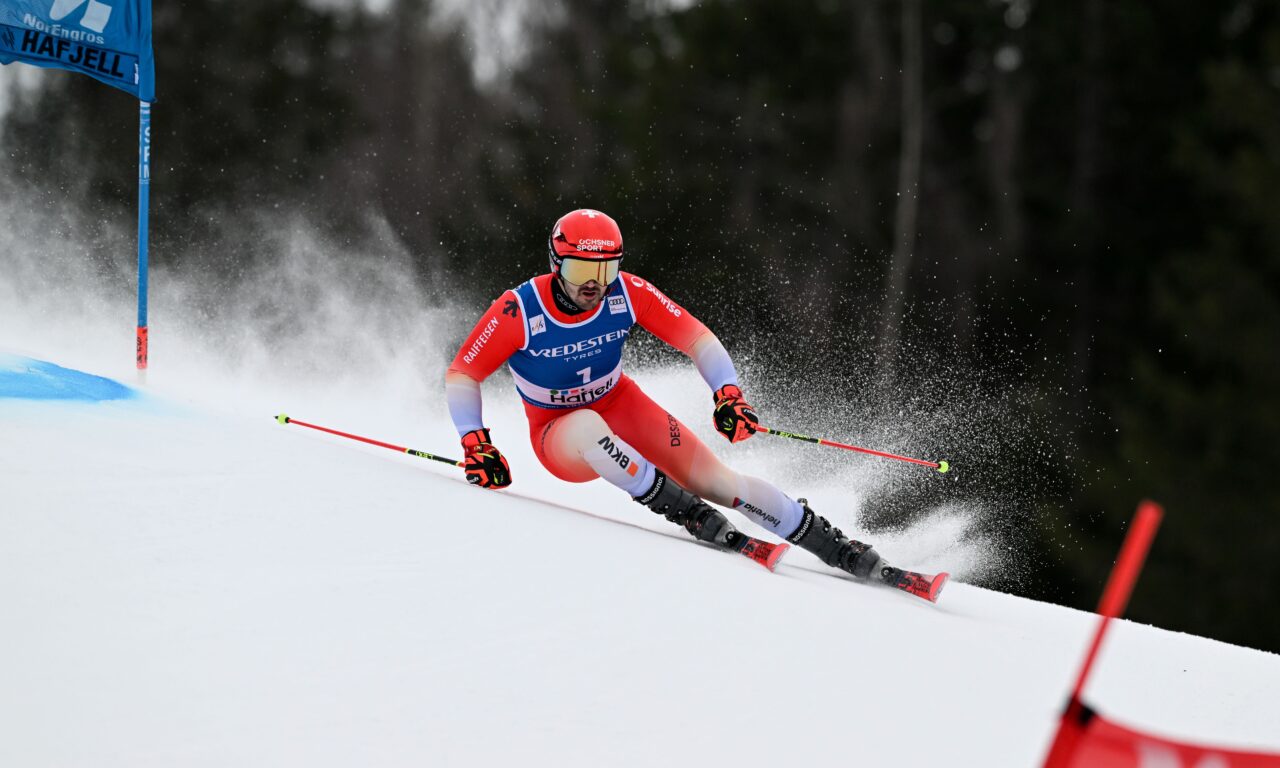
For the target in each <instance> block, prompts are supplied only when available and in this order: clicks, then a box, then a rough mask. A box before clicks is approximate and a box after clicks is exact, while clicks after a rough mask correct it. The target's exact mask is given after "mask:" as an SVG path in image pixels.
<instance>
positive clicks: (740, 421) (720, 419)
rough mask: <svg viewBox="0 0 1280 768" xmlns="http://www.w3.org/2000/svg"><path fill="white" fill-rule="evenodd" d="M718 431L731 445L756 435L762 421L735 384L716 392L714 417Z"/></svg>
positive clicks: (727, 385) (725, 386)
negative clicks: (757, 427)
mask: <svg viewBox="0 0 1280 768" xmlns="http://www.w3.org/2000/svg"><path fill="white" fill-rule="evenodd" d="M713 421H714V422H715V425H716V431H717V432H719V433H720V434H722V435H724V436H725V439H726V440H728V441H729V442H731V443H737V442H741V441H743V440H746V439H747V438H748V437H751V436H752V435H754V434H755V433H756V425H757V424H759V423H760V419H758V418H756V412H755V411H753V410H752V409H751V406H750V405H748V404H747V401H746V400H743V399H742V390H740V389H738V388H737V387H736V386H734V385H733V384H725V385H724V386H723V387H721V388H719V389H717V390H716V412H715V416H714V417H713Z"/></svg>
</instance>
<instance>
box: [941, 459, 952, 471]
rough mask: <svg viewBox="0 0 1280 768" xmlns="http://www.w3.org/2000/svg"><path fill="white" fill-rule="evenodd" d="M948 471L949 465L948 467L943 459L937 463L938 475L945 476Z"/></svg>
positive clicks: (949, 469)
mask: <svg viewBox="0 0 1280 768" xmlns="http://www.w3.org/2000/svg"><path fill="white" fill-rule="evenodd" d="M949 471H951V465H950V464H949V463H947V461H946V460H945V459H943V460H942V461H939V462H938V472H939V474H943V475H945V474H947V472H949Z"/></svg>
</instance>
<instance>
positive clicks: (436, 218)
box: [0, 0, 1280, 651]
mask: <svg viewBox="0 0 1280 768" xmlns="http://www.w3.org/2000/svg"><path fill="white" fill-rule="evenodd" d="M505 9H506V4H504V3H501V2H482V3H475V4H473V5H472V6H471V8H470V11H469V13H472V14H475V16H474V17H473V19H474V20H476V23H473V24H470V25H468V24H462V23H457V22H456V20H455V21H454V22H450V21H448V19H447V18H446V17H442V16H441V15H440V14H439V13H438V12H437V11H438V10H439V9H437V8H435V7H434V5H433V3H432V2H430V0H390V2H389V7H387V8H384V9H379V10H378V11H377V12H371V11H368V10H363V9H362V8H360V7H342V8H325V7H323V6H320V5H313V4H308V3H304V2H301V1H300V0H256V1H255V2H252V3H232V2H229V1H227V0H186V1H185V2H182V3H158V4H156V7H155V10H154V13H155V21H154V24H155V26H154V31H155V51H156V60H157V63H158V72H157V89H158V90H157V92H158V94H159V98H158V103H157V105H156V110H155V114H154V125H153V135H154V148H155V150H154V151H155V164H154V166H153V167H154V174H155V175H154V183H153V185H152V222H153V223H152V240H151V253H152V259H153V263H156V264H159V265H168V266H171V267H177V268H181V269H184V270H200V271H203V272H204V273H206V274H208V275H210V276H212V277H217V276H218V275H230V274H234V273H237V272H239V271H242V270H243V269H244V265H245V263H246V260H254V259H269V258H271V256H272V255H271V254H270V253H269V252H266V251H264V249H263V248H262V247H261V246H260V245H259V244H257V243H255V242H254V241H253V240H252V239H251V238H250V236H249V235H248V234H247V232H248V230H246V234H245V235H243V236H240V235H237V234H236V232H235V230H234V228H230V227H228V223H229V222H235V221H237V220H239V219H241V218H247V217H258V218H261V217H263V216H264V215H265V216H270V215H271V211H272V210H276V209H279V208H281V207H287V208H288V209H290V210H300V211H302V212H304V214H305V216H306V217H307V219H308V220H309V221H310V222H312V224H313V226H315V227H317V228H320V229H323V230H325V231H326V233H327V234H330V235H332V236H333V237H335V238H340V239H343V240H345V241H347V242H352V243H356V242H364V241H370V240H376V239H379V238H382V239H385V238H388V237H390V238H393V239H395V241H396V242H397V243H398V244H399V245H400V246H401V247H403V248H405V249H407V250H408V251H409V252H411V253H413V254H415V258H416V267H417V269H418V275H419V278H420V280H421V281H422V282H423V284H424V285H425V286H427V287H429V288H431V289H432V290H437V291H443V290H447V291H448V292H450V293H457V292H463V293H466V294H467V295H472V296H474V297H475V299H476V301H477V302H478V301H480V300H482V299H483V300H487V299H488V298H491V297H492V296H495V295H497V293H498V292H499V291H501V290H502V289H504V288H506V287H509V286H510V285H513V284H515V283H516V282H518V281H520V280H523V279H525V278H527V277H528V276H529V275H530V274H531V273H532V271H533V270H536V269H540V268H541V267H542V265H543V261H542V259H543V253H544V248H545V239H546V233H547V230H548V229H549V227H550V224H551V223H552V222H553V221H554V219H555V218H556V217H557V216H559V215H560V214H562V213H564V212H565V211H567V210H570V209H571V208H574V207H579V206H590V207H595V208H600V209H602V210H605V211H608V212H610V213H611V214H612V215H613V216H614V217H615V218H617V219H618V220H619V221H620V223H621V225H622V227H623V232H624V235H625V238H626V243H627V252H628V259H629V261H628V263H627V265H628V266H629V267H630V268H631V269H634V270H636V271H639V272H641V273H642V274H644V275H646V276H648V277H651V278H652V279H653V280H654V281H655V282H657V283H658V284H659V285H661V286H664V287H665V288H666V289H667V290H668V291H669V292H670V293H672V294H673V295H674V296H675V297H676V298H677V299H678V300H682V301H684V302H685V303H687V304H690V306H693V307H696V309H697V312H698V314H699V316H700V317H702V318H703V319H705V320H706V321H707V322H708V324H709V325H711V327H713V328H714V329H715V330H716V331H717V333H718V334H719V335H720V336H721V337H722V338H723V339H725V341H726V344H727V346H729V348H730V349H735V348H739V347H744V346H750V347H751V348H752V349H757V350H763V351H765V352H768V351H770V350H774V351H778V354H779V357H777V358H776V359H779V360H783V361H784V362H785V363H786V364H788V365H793V366H796V367H797V369H803V370H809V371H812V370H817V369H818V368H821V370H823V371H825V372H826V373H825V374H824V376H826V377H827V380H828V381H829V382H833V384H832V387H833V388H834V390H835V392H836V394H837V395H838V394H840V393H841V392H844V393H846V394H848V396H849V397H851V398H857V397H862V398H870V397H874V396H880V395H883V394H884V393H886V392H895V393H902V392H910V391H911V390H912V389H913V388H914V387H915V381H914V380H913V377H914V376H916V375H917V374H919V372H920V371H921V370H923V369H927V370H930V371H934V372H935V373H936V372H937V371H943V372H946V373H947V375H950V376H953V377H955V378H956V379H957V380H961V379H967V378H972V379H974V380H978V379H981V380H983V381H986V382H988V385H987V386H988V389H987V390H984V391H985V393H986V395H987V396H989V397H990V398H993V399H998V398H999V397H1000V392H999V388H1000V387H1001V386H1003V385H1004V384H1002V383H1001V382H1006V383H1007V382H1009V381H1017V382H1019V384H1018V386H1019V387H1023V388H1025V387H1031V388H1033V389H1034V390H1035V391H1034V397H1032V398H1029V399H1028V398H1026V397H1025V396H1024V397H1023V398H1022V399H1021V400H1019V402H1023V403H1031V404H1032V405H1030V406H1019V407H1027V408H1028V409H1029V411H1028V412H1027V413H1026V414H1013V416H1014V417H1015V418H1014V419H1012V420H1013V421H1016V420H1017V418H1020V417H1021V416H1022V415H1025V416H1026V417H1027V419H1028V421H1027V423H1028V424H1029V425H1030V424H1049V425H1051V429H1050V430H1049V431H1050V432H1051V433H1052V441H1053V442H1054V443H1055V445H1056V446H1057V448H1058V450H1057V451H1056V452H1055V453H1054V455H1053V456H1051V457H1048V458H1046V457H1045V456H1041V455H1029V454H1028V453H1026V452H1023V451H1020V450H1019V449H1018V448H1017V444H1016V441H1011V442H1009V443H1008V444H999V445H996V446H995V447H994V448H993V449H991V450H992V451H994V453H993V454H992V455H990V456H988V457H987V459H988V461H990V462H992V463H1000V464H1003V465H1006V466H1008V465H1014V464H1025V465H1029V466H1030V469H1031V470H1032V471H1033V473H1034V474H1035V475H1036V476H1037V477H1038V478H1040V480H1039V482H1038V483H1037V485H1036V493H1035V494H1033V497H1032V498H1030V499H1029V501H1028V504H1027V505H1026V506H1027V509H1028V510H1029V513H1028V514H1027V515H1026V516H1025V517H1024V518H1021V519H1019V520H1018V521H1017V524H1018V525H1019V526H1021V527H1023V528H1024V529H1025V531H1024V533H1025V536H1024V540H1025V546H1030V547H1034V548H1038V549H1039V550H1040V551H1042V552H1043V553H1045V554H1044V556H1043V557H1039V558H1037V559H1036V562H1037V566H1036V567H1037V571H1036V573H1035V574H1033V576H1034V577H1033V578H1026V579H1021V580H1018V581H1016V582H1013V583H1009V584H1004V585H1001V586H1002V588H1005V589H1009V590H1010V591H1014V592H1019V593H1021V594H1026V595H1029V596H1032V597H1037V598H1041V599H1049V600H1053V601H1056V602H1061V603H1066V604H1070V605H1075V606H1077V607H1082V608H1091V607H1092V606H1093V605H1094V604H1095V603H1096V600H1097V598H1098V596H1099V594H1100V592H1101V584H1102V581H1103V579H1104V578H1105V573H1106V570H1107V569H1108V568H1109V567H1110V563H1111V558H1112V556H1113V554H1114V552H1115V550H1116V548H1117V546H1118V544H1119V541H1120V539H1121V537H1122V534H1123V529H1124V525H1125V522H1126V521H1127V520H1128V519H1129V517H1130V515H1131V514H1132V510H1133V509H1134V507H1135V505H1136V503H1137V501H1138V500H1139V499H1140V498H1142V497H1151V498H1155V499H1157V500H1160V501H1163V502H1164V503H1165V504H1166V506H1167V507H1168V512H1169V514H1168V517H1167V518H1166V523H1165V526H1164V528H1163V529H1162V531H1161V533H1160V535H1159V537H1158V538H1157V541H1156V546H1155V548H1154V550H1153V552H1152V555H1151V559H1150V561H1149V567H1148V571H1147V572H1146V574H1145V576H1144V578H1143V580H1142V582H1141V583H1140V584H1139V587H1138V591H1137V593H1136V594H1135V597H1134V601H1133V603H1132V605H1131V610H1130V616H1131V617H1132V618H1134V619H1136V620H1139V621H1145V622H1151V623H1155V624H1158V625H1160V626H1163V627H1167V628H1170V629H1174V630H1182V631H1189V632H1194V633H1196V634H1202V635H1206V636H1210V637H1215V638H1219V639H1222V640H1226V641H1230V642H1236V643H1242V644H1246V645H1251V646H1254V647H1260V648H1265V649H1269V650H1273V651H1280V622H1276V621H1274V620H1267V619H1265V616H1268V615H1274V614H1275V612H1276V599H1277V595H1280V519H1277V517H1278V516H1280V486H1278V485H1277V484H1276V483H1273V482H1272V477H1271V473H1272V472H1274V471H1276V465H1277V460H1278V459H1280V451H1277V449H1276V447H1275V444H1274V443H1273V442H1272V441H1273V440H1275V439H1276V437H1277V435H1280V395H1278V394H1277V392H1278V391H1280V4H1277V3H1276V2H1263V1H1261V0H1256V1H1255V0H1224V2H1209V3H1194V2H1192V3H1188V2H1171V1H1168V0H1164V1H1161V0H1155V1H1151V0H1071V1H1070V2H1045V1H1044V0H979V1H978V2H958V1H954V0H937V1H936V2H928V3H925V2H921V0H901V1H900V2H890V1H888V0H878V1H874V2H873V1H867V2H848V1H847V0H789V1H788V2H778V1H777V0H736V1H728V0H721V1H719V2H704V3H697V4H695V5H693V6H692V7H688V8H676V9H673V8H671V7H668V6H667V5H665V4H663V3H657V2H620V1H618V2H615V1H605V0H601V1H587V0H560V1H559V2H555V3H548V4H547V5H546V6H545V7H544V8H540V9H536V10H535V11H534V12H532V13H527V14H524V15H522V16H520V17H518V21H519V23H520V24H521V25H522V30H521V34H520V36H519V40H520V41H522V42H521V46H522V47H521V48H520V49H519V50H518V51H514V50H507V49H506V48H502V47H500V46H502V45H503V43H501V42H500V41H501V40H502V39H504V38H501V37H497V36H494V35H490V34H488V33H486V32H485V30H486V29H493V28H496V27H498V26H499V25H500V24H503V23H506V22H507V21H509V20H510V18H511V17H509V16H506V15H505V14H506V10H505ZM486 54H497V57H496V58H491V59H490V62H491V64H492V62H493V61H496V62H497V64H496V65H495V66H491V67H490V69H491V71H490V72H489V76H487V77H484V78H479V79H478V78H477V77H476V76H475V72H476V69H475V63H476V60H477V59H476V56H477V55H486ZM41 83H42V84H41V88H40V92H38V93H34V94H33V93H26V94H21V95H20V96H21V97H20V99H19V101H18V103H16V104H15V105H13V106H12V108H11V110H10V112H9V114H8V115H7V116H6V118H5V125H4V126H3V130H4V149H5V154H4V156H3V158H0V170H3V172H4V173H5V174H6V175H8V176H9V177H10V178H11V179H28V180H31V181H30V183H32V184H36V183H37V180H39V182H38V183H39V184H41V185H43V186H42V189H43V190H44V191H45V193H46V194H56V195H57V196H58V197H60V198H62V199H65V200H70V201H73V202H75V203H82V204H84V205H86V206H89V207H91V209H92V210H95V211H99V212H101V215H102V218H103V219H104V220H105V219H107V218H116V219H118V220H120V219H122V220H125V221H128V220H129V219H130V217H132V216H133V210H134V205H135V197H136V187H135V186H134V180H135V179H136V170H135V163H136V131H134V130H133V129H132V126H135V125H136V120H137V116H136V112H137V106H136V103H135V102H132V101H131V100H130V99H129V98H127V97H125V96H124V95H122V94H121V93H119V92H116V91H114V90H112V89H109V88H105V87H103V86H101V85H100V84H98V83H96V82H94V81H92V80H90V79H88V78H84V77H72V76H68V75H61V76H49V77H45V78H44V79H43V80H42V81H41ZM116 209H118V210H116ZM374 221H377V222H379V223H378V224H377V225H375V224H374V223H372V222H374ZM695 296H696V300H692V301H691V300H690V298H691V297H695ZM797 339H799V340H802V341H806V340H807V341H806V343H804V344H800V345H799V346H801V347H803V349H801V350H799V351H796V350H794V349H790V350H789V352H788V353H787V356H781V352H780V351H779V350H781V349H782V347H786V346H788V344H789V342H791V341H794V340H797ZM815 340H817V341H815ZM790 346H796V345H794V344H791V345H790ZM761 356H762V355H761ZM758 357H760V356H758ZM991 371H1001V372H1005V374H1006V375H1005V376H1004V377H1003V378H1001V377H994V378H993V377H991V376H989V372H991ZM871 382H875V386H872V384H871ZM868 393H871V394H868ZM1023 394H1024V395H1025V392H1024V393H1023ZM1011 407H1012V406H1011ZM1030 411H1034V413H1032V412H1030ZM1026 428H1027V429H1031V428H1033V427H1031V426H1028V427H1026ZM849 434H850V433H849V432H847V431H840V430H837V434H834V435H832V436H834V437H841V436H847V435H849ZM943 442H944V443H945V441H943ZM936 447H938V448H939V449H945V450H947V451H950V452H951V454H952V455H955V456H957V457H962V456H964V455H965V452H966V446H964V445H962V444H958V445H954V444H953V445H948V444H941V443H940V444H939V445H938V446H936ZM1014 474H1015V475H1017V473H1014ZM1025 474H1026V473H1024V474H1023V475H1020V476H1025ZM957 475H958V477H957V480H956V482H957V484H958V485H956V486H955V488H956V489H957V492H975V493H976V492H978V491H979V490H981V491H982V492H985V493H996V492H1002V489H1001V488H999V487H998V486H999V482H998V481H994V480H993V481H992V485H991V486H990V487H986V488H982V489H975V488H973V487H966V486H965V485H964V479H963V477H962V476H960V475H961V473H957ZM974 482H977V481H974V480H970V484H971V486H972V483H974ZM1005 490H1009V491H1010V492H1012V489H1005ZM910 500H911V499H910V495H909V494H908V496H907V497H906V498H903V497H901V496H900V497H898V498H896V499H892V500H887V501H884V502H883V504H885V505H889V506H892V505H893V504H897V505H899V506H901V505H904V504H908V503H909V502H910Z"/></svg>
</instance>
